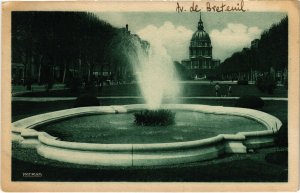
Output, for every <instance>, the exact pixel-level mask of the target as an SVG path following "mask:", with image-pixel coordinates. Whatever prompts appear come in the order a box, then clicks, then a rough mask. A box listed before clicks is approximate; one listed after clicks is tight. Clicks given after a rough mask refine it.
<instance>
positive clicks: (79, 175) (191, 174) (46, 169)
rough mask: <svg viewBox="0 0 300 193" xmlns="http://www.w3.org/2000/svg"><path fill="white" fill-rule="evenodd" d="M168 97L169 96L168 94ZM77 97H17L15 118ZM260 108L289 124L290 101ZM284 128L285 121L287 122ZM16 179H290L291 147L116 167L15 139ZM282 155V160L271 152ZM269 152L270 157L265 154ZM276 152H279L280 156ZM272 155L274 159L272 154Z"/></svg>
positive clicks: (104, 102)
mask: <svg viewBox="0 0 300 193" xmlns="http://www.w3.org/2000/svg"><path fill="white" fill-rule="evenodd" d="M164 102H166V103H167V102H168V101H167V100H166V101H164ZM178 102H179V103H190V104H207V105H217V106H219V105H221V106H234V104H235V100H223V99H218V100H208V99H206V100H203V99H181V100H180V101H178ZM100 103H101V105H116V104H134V103H143V101H142V100H141V99H101V100H100ZM72 106H73V101H57V102H22V101H13V102H12V120H13V121H16V120H19V119H22V118H25V117H28V116H32V115H36V114H40V113H45V112H50V111H55V110H61V109H66V108H72ZM260 110H261V111H264V112H267V113H270V114H272V115H274V116H276V117H278V118H279V119H280V120H281V121H282V122H283V123H284V124H287V101H265V105H264V107H263V108H262V109H260ZM285 129H287V128H286V126H285ZM12 153H13V158H12V180H14V181H130V182H135V181H141V182H143V181H144V182H181V181H184V182H286V181H287V180H288V170H287V168H288V166H287V162H286V160H287V147H279V146H276V147H271V148H264V149H259V150H257V151H255V152H254V153H248V154H233V155H226V156H224V157H221V158H219V159H214V160H210V161H205V162H196V163H189V164H181V165H172V166H167V167H166V166H165V167H151V168H143V167H136V168H111V167H92V166H83V165H76V164H69V163H68V164H65V163H62V162H57V161H53V160H48V159H45V158H42V157H41V156H39V155H38V154H37V153H36V151H35V150H32V149H22V148H20V147H18V145H17V144H13V151H12ZM274 154H275V155H282V156H281V157H280V158H281V159H280V160H283V161H281V162H280V163H274V162H270V161H269V160H270V158H269V157H270V156H271V155H272V156H271V157H274ZM29 155H30V156H29ZM266 157H268V159H265V158H266ZM275 157H276V156H275ZM271 160H272V159H271ZM23 172H41V173H42V174H43V176H42V177H41V178H34V179H33V178H24V177H23V176H22V173H23Z"/></svg>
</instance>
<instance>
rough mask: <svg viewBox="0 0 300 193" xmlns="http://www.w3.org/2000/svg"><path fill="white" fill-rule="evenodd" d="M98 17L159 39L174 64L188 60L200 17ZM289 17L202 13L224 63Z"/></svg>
mask: <svg viewBox="0 0 300 193" xmlns="http://www.w3.org/2000/svg"><path fill="white" fill-rule="evenodd" d="M96 14H97V16H98V17H99V18H100V19H102V20H105V21H107V22H108V23H110V24H111V25H113V26H115V27H124V26H125V25H126V24H128V25H129V30H130V31H131V33H133V34H138V35H139V36H140V37H141V38H142V39H145V40H147V39H151V38H153V37H155V38H156V39H157V40H159V41H160V42H161V45H162V46H164V47H165V48H166V50H167V52H168V54H169V55H170V56H171V57H172V59H173V60H177V61H181V60H182V59H186V58H188V47H189V43H190V39H191V37H192V34H193V33H194V32H195V31H196V30H197V25H198V21H199V13H195V12H194V13H189V12H185V13H180V14H179V13H176V12H157V13H154V12H124V13H117V12H103V13H96ZM285 16H286V13H282V12H264V13H261V12H244V13H206V12H204V13H202V21H203V23H204V30H205V31H206V32H207V33H209V35H210V38H211V41H212V46H213V58H216V59H220V60H221V61H223V60H224V59H226V58H227V57H230V56H231V55H232V54H233V53H234V52H236V51H239V50H241V49H242V48H244V47H249V46H250V43H251V41H252V40H253V39H255V38H259V37H260V35H261V33H262V32H263V31H264V30H266V29H268V28H270V27H271V25H272V24H274V23H278V22H279V21H280V20H281V19H282V18H284V17H285Z"/></svg>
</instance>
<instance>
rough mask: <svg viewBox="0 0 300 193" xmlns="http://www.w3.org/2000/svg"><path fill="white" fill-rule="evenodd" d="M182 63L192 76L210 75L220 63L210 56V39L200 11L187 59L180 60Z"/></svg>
mask: <svg viewBox="0 0 300 193" xmlns="http://www.w3.org/2000/svg"><path fill="white" fill-rule="evenodd" d="M182 64H183V65H184V66H185V67H186V68H187V69H188V71H189V73H190V75H191V76H192V77H205V76H210V75H212V73H213V72H214V69H215V68H216V67H217V66H218V65H219V64H220V60H218V59H213V57H212V45H211V40H210V37H209V35H208V33H207V32H206V31H205V30H204V26H203V22H202V19H201V13H200V20H199V22H198V29H197V31H196V32H195V33H194V34H193V36H192V39H191V41H190V47H189V59H185V60H182Z"/></svg>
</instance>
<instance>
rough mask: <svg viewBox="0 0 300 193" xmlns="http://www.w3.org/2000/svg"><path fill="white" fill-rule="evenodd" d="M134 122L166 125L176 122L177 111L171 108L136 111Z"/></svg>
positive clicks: (145, 124) (146, 124)
mask: <svg viewBox="0 0 300 193" xmlns="http://www.w3.org/2000/svg"><path fill="white" fill-rule="evenodd" d="M134 117H135V120H134V122H135V123H136V124H137V125H144V126H166V125H171V124H174V123H175V113H173V112H172V111H170V110H164V109H160V110H144V111H140V112H136V113H134Z"/></svg>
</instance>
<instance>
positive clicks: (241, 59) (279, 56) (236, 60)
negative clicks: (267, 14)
mask: <svg viewBox="0 0 300 193" xmlns="http://www.w3.org/2000/svg"><path fill="white" fill-rule="evenodd" d="M287 65H288V18H287V17H285V18H284V19H282V20H281V21H280V22H279V23H277V24H274V25H272V27H271V28H270V29H269V30H266V31H264V32H263V33H262V35H261V38H260V39H259V40H258V41H257V42H256V44H255V45H252V46H251V48H244V49H243V50H242V51H240V52H236V53H234V54H233V55H232V56H231V57H229V58H227V59H225V61H224V62H222V63H221V64H220V66H219V67H218V69H217V70H218V74H219V76H222V77H227V78H229V77H230V78H234V79H235V78H242V79H249V78H251V76H252V75H253V74H254V73H255V74H257V73H258V72H259V73H261V74H263V73H266V72H268V73H270V70H271V71H273V74H276V72H281V74H283V73H282V72H283V71H285V70H287ZM249 75H250V76H249ZM252 78H253V76H252Z"/></svg>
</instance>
